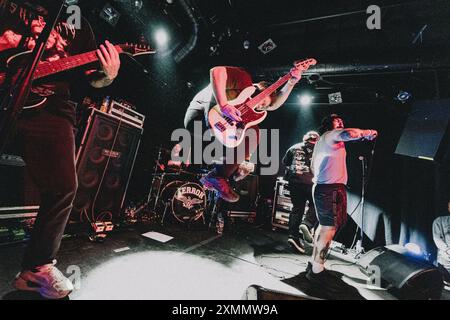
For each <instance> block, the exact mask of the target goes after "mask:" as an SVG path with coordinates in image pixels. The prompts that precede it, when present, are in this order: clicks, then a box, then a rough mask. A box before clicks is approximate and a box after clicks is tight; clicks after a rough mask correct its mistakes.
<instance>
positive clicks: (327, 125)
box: [318, 113, 342, 135]
mask: <svg viewBox="0 0 450 320" xmlns="http://www.w3.org/2000/svg"><path fill="white" fill-rule="evenodd" d="M338 118H339V119H342V118H341V117H340V116H339V115H337V114H335V113H332V114H330V115H328V116H326V117H324V118H323V119H322V122H321V124H320V127H319V129H318V131H319V134H320V135H323V134H324V133H325V132H327V131H330V130H333V120H334V119H338Z"/></svg>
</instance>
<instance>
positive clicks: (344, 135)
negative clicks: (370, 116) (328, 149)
mask: <svg viewBox="0 0 450 320" xmlns="http://www.w3.org/2000/svg"><path fill="white" fill-rule="evenodd" d="M377 136H378V132H377V131H376V130H372V129H369V130H362V129H356V128H347V129H339V130H333V131H331V132H329V133H327V134H326V136H325V139H326V140H327V142H329V143H333V142H340V141H343V142H346V141H354V140H361V139H363V138H364V139H367V140H374V139H375V138H376V137H377Z"/></svg>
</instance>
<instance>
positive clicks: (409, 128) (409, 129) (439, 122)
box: [395, 99, 450, 161]
mask: <svg viewBox="0 0 450 320" xmlns="http://www.w3.org/2000/svg"><path fill="white" fill-rule="evenodd" d="M449 120H450V100H448V99H447V100H424V101H416V102H415V103H414V104H413V106H412V108H411V112H410V114H409V117H408V120H407V121H406V125H405V128H404V129H403V133H402V136H401V138H400V141H399V142H398V145H397V148H396V150H395V153H396V154H399V155H404V156H409V157H414V158H421V159H426V160H433V161H436V160H441V158H442V156H443V154H444V153H445V148H446V146H447V148H448V143H449V141H448V140H449V132H448V131H449V130H448V123H449Z"/></svg>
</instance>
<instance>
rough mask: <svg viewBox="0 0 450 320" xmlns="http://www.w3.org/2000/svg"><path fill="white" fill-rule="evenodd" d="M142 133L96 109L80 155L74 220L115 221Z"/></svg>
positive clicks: (78, 157) (132, 126) (78, 155)
mask: <svg viewBox="0 0 450 320" xmlns="http://www.w3.org/2000/svg"><path fill="white" fill-rule="evenodd" d="M142 131H143V129H142V128H140V127H137V126H135V125H133V124H131V123H128V122H126V121H125V120H123V119H120V118H118V117H115V116H113V115H109V114H106V113H103V112H100V111H98V110H95V109H93V111H92V113H91V114H90V116H89V119H88V123H87V126H86V129H85V131H84V135H83V139H82V142H81V145H80V148H79V150H78V152H77V158H76V164H77V176H78V191H77V194H76V197H75V200H74V207H73V212H72V220H73V219H75V220H77V219H78V218H79V219H80V220H81V221H84V222H95V221H111V220H112V221H116V219H117V218H118V216H119V214H120V210H121V208H122V205H123V202H124V199H125V195H126V191H127V187H128V183H129V179H130V176H131V172H132V170H133V166H134V162H135V158H136V154H137V151H138V149H139V144H140V139H141V135H142Z"/></svg>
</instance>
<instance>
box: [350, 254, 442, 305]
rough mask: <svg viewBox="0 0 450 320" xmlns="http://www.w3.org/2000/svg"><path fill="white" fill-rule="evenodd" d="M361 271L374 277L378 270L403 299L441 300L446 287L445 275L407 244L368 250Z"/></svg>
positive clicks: (395, 292)
mask: <svg viewBox="0 0 450 320" xmlns="http://www.w3.org/2000/svg"><path fill="white" fill-rule="evenodd" d="M359 265H360V268H361V271H363V272H365V273H366V274H368V275H371V276H372V277H373V276H374V275H376V274H374V273H373V272H374V271H375V272H379V276H380V277H381V279H382V280H384V281H385V282H387V283H388V284H389V287H390V291H391V292H392V293H393V294H394V295H395V296H397V297H398V298H400V299H420V300H425V299H439V298H440V297H441V294H442V289H443V287H444V283H443V278H442V274H441V273H440V271H439V270H438V269H437V268H436V267H435V266H434V265H432V264H431V263H429V262H427V261H425V260H422V259H419V258H418V257H415V256H413V255H412V254H411V253H409V252H408V251H407V250H406V249H405V248H404V247H402V246H399V245H393V246H388V247H380V248H376V249H373V250H370V251H369V252H367V253H366V254H365V255H364V256H363V257H361V259H360V260H359Z"/></svg>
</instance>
